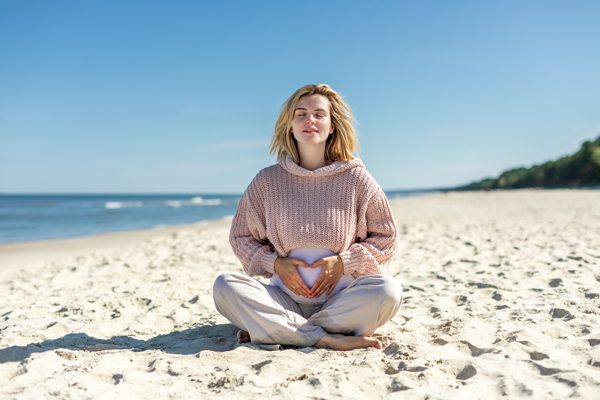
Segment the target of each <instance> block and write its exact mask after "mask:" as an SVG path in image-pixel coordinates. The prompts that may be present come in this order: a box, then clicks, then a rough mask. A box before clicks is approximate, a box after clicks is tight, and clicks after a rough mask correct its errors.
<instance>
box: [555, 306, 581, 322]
mask: <svg viewBox="0 0 600 400" xmlns="http://www.w3.org/2000/svg"><path fill="white" fill-rule="evenodd" d="M550 315H552V318H563V319H564V320H565V321H569V320H572V319H573V318H575V316H574V315H573V314H571V313H570V312H569V311H568V310H565V309H563V308H553V309H552V310H550Z"/></svg>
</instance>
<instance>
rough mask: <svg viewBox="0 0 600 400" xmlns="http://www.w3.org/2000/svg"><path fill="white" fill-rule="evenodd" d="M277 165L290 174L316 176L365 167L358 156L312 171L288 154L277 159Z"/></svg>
mask: <svg viewBox="0 0 600 400" xmlns="http://www.w3.org/2000/svg"><path fill="white" fill-rule="evenodd" d="M279 165H281V167H282V168H283V169H284V170H286V171H287V172H289V173H290V174H292V175H297V176H310V177H318V176H330V175H335V174H338V173H340V172H344V171H348V170H350V169H352V168H365V164H363V162H362V161H361V160H359V159H358V158H355V159H354V160H350V161H343V160H338V161H334V162H333V163H331V164H329V165H326V166H324V167H321V168H317V169H315V170H314V171H310V170H308V169H306V168H303V167H301V166H299V165H298V164H296V163H295V162H294V160H293V159H292V157H290V156H289V155H285V156H284V157H283V158H282V159H280V160H279Z"/></svg>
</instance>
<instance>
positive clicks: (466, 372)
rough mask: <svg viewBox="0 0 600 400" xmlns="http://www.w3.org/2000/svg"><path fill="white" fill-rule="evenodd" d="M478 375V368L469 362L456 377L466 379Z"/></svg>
mask: <svg viewBox="0 0 600 400" xmlns="http://www.w3.org/2000/svg"><path fill="white" fill-rule="evenodd" d="M475 375H477V370H476V369H475V367H474V366H472V365H471V364H467V365H466V366H465V367H464V368H463V369H462V370H461V371H460V372H459V373H458V375H456V379H458V380H461V381H466V380H467V379H469V378H472V377H474V376H475Z"/></svg>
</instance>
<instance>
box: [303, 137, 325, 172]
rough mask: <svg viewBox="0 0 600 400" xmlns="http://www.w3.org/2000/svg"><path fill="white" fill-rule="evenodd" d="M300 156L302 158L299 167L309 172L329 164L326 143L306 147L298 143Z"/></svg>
mask: <svg viewBox="0 0 600 400" xmlns="http://www.w3.org/2000/svg"><path fill="white" fill-rule="evenodd" d="M298 154H299V156H300V163H299V165H300V166H301V167H302V168H304V169H307V170H309V171H314V170H316V169H319V168H321V167H324V166H326V165H327V164H328V163H327V161H326V160H325V143H323V145H317V146H314V145H313V146H305V145H304V144H303V143H298Z"/></svg>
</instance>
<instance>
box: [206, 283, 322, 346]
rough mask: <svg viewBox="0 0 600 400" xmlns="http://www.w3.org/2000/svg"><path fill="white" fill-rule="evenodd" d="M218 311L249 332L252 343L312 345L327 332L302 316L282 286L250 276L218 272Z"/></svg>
mask: <svg viewBox="0 0 600 400" xmlns="http://www.w3.org/2000/svg"><path fill="white" fill-rule="evenodd" d="M213 298H214V301H215V306H216V308H217V311H219V312H220V313H221V314H222V315H223V316H224V317H225V318H227V319H228V320H229V321H231V323H233V324H234V325H235V326H237V327H238V328H240V329H244V330H246V331H248V333H250V338H251V340H252V342H253V343H263V344H285V345H292V346H299V347H308V346H312V345H314V344H315V343H316V342H318V341H319V339H321V338H322V337H323V336H324V335H325V334H326V332H325V331H324V330H323V328H321V327H319V326H318V325H315V324H312V323H310V322H308V321H307V320H306V318H304V317H303V316H302V311H301V310H300V307H299V306H298V304H296V302H294V301H293V300H292V299H291V298H290V297H289V296H288V295H287V294H285V292H283V291H282V290H281V289H279V288H277V287H275V286H271V285H264V284H262V283H260V282H259V281H257V280H256V279H253V278H251V277H249V276H246V275H243V274H236V273H226V274H221V275H219V276H218V277H217V279H216V280H215V284H214V286H213Z"/></svg>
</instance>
